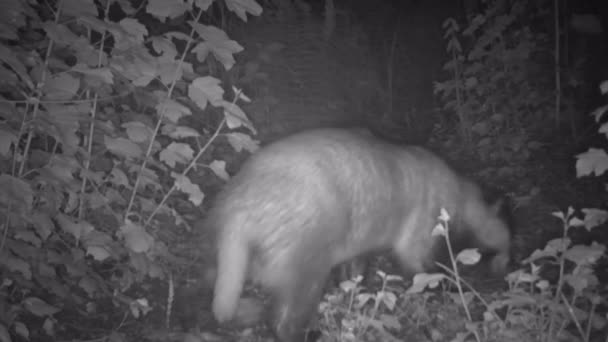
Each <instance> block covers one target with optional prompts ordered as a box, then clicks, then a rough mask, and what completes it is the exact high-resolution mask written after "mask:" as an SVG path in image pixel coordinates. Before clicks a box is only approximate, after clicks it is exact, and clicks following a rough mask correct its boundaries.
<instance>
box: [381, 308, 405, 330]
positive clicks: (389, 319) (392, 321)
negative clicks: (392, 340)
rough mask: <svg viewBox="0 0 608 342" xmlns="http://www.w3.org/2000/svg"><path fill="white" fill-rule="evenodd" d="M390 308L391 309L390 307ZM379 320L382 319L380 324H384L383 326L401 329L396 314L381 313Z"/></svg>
mask: <svg viewBox="0 0 608 342" xmlns="http://www.w3.org/2000/svg"><path fill="white" fill-rule="evenodd" d="M390 310H391V311H392V310H393V309H390ZM380 321H382V325H384V326H385V327H387V328H389V329H395V330H399V329H401V323H400V322H399V319H398V318H397V315H393V314H391V315H389V314H381V315H380Z"/></svg>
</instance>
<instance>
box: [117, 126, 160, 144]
mask: <svg viewBox="0 0 608 342" xmlns="http://www.w3.org/2000/svg"><path fill="white" fill-rule="evenodd" d="M122 127H123V128H125V129H126V132H127V136H128V137H129V139H131V140H132V141H134V142H137V143H142V142H148V141H150V139H151V138H152V134H153V132H152V129H151V128H150V127H148V126H146V124H144V123H142V122H139V121H130V122H125V123H124V124H122Z"/></svg>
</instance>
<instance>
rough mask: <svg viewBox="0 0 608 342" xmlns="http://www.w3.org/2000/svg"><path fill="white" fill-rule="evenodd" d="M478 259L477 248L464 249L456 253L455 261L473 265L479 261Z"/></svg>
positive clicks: (479, 256)
mask: <svg viewBox="0 0 608 342" xmlns="http://www.w3.org/2000/svg"><path fill="white" fill-rule="evenodd" d="M479 259H481V254H479V252H478V251H477V248H469V249H465V250H462V251H461V252H460V253H458V255H456V261H459V262H461V263H462V264H463V265H474V264H476V263H478V262H479Z"/></svg>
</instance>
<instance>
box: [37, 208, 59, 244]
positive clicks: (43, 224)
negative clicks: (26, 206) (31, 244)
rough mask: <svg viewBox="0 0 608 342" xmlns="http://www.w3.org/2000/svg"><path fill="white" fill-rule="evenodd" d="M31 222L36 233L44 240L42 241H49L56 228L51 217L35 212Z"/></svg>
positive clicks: (38, 211) (39, 211)
mask: <svg viewBox="0 0 608 342" xmlns="http://www.w3.org/2000/svg"><path fill="white" fill-rule="evenodd" d="M31 222H32V224H33V225H34V229H35V230H36V233H37V234H38V236H40V237H41V238H42V240H46V239H48V237H49V236H50V235H51V233H52V230H53V228H54V227H55V225H54V224H53V221H51V218H50V217H49V215H48V214H46V213H44V212H42V211H41V210H37V211H36V212H34V214H33V216H32V217H31Z"/></svg>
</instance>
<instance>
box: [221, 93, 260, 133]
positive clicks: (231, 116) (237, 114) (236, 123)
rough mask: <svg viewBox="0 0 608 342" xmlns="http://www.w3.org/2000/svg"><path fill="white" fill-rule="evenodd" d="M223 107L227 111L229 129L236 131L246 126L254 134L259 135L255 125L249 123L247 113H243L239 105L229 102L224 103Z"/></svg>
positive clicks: (225, 112) (225, 114)
mask: <svg viewBox="0 0 608 342" xmlns="http://www.w3.org/2000/svg"><path fill="white" fill-rule="evenodd" d="M221 105H222V107H224V109H225V110H224V116H225V117H226V125H227V126H228V127H229V128H232V129H234V128H237V127H240V126H245V127H247V128H248V129H249V130H250V131H251V132H252V133H253V134H257V131H256V130H255V128H254V127H253V124H252V123H251V121H249V118H247V115H245V112H243V110H242V109H241V108H240V107H239V106H238V105H236V104H234V103H231V102H228V101H222V103H221Z"/></svg>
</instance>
